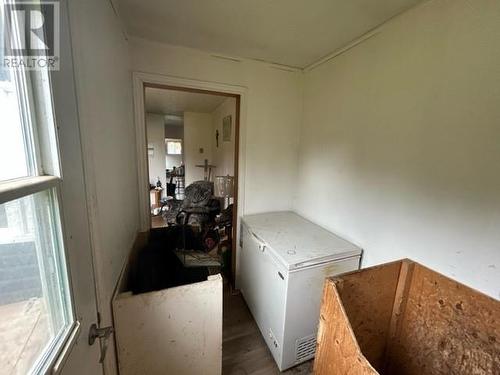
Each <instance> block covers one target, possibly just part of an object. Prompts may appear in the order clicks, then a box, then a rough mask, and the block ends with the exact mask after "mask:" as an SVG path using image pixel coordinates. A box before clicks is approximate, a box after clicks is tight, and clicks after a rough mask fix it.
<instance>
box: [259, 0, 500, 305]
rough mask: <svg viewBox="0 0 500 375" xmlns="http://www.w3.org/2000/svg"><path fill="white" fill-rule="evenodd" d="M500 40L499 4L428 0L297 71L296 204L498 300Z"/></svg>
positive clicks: (376, 258) (375, 250)
mask: <svg viewBox="0 0 500 375" xmlns="http://www.w3.org/2000/svg"><path fill="white" fill-rule="evenodd" d="M499 38H500V2H498V1H486V0H477V1H474V2H471V1H466V0H453V1H452V0H434V1H430V2H425V3H423V4H422V5H421V6H419V7H417V8H415V9H413V10H411V11H409V12H407V13H405V14H404V15H402V16H401V17H397V18H396V19H394V20H393V21H391V22H390V23H389V24H387V25H385V26H384V27H383V29H382V31H381V33H380V34H378V35H377V36H375V37H374V38H372V39H370V40H368V41H365V42H364V43H362V44H360V45H358V46H357V47H355V48H353V49H351V50H350V51H348V52H346V53H344V54H342V55H340V56H338V57H336V58H334V59H333V60H330V61H329V62H327V63H325V64H323V65H321V66H319V67H317V68H316V69H314V70H312V71H310V72H308V73H306V74H305V91H304V120H303V125H302V131H301V152H300V171H299V181H300V184H299V189H298V194H297V196H296V204H295V208H296V209H297V211H298V212H300V213H301V214H303V215H305V216H306V217H308V218H311V219H312V220H314V221H315V222H317V223H319V224H321V225H323V226H325V227H327V228H328V229H331V230H333V231H335V232H338V233H339V234H341V235H342V236H344V237H346V238H348V239H350V240H352V241H354V242H355V243H357V244H359V245H361V246H362V247H363V248H364V249H365V254H364V262H363V265H364V266H369V265H373V264H376V263H381V262H385V261H388V260H391V259H397V258H404V257H409V258H412V259H414V260H416V261H419V262H422V263H423V264H425V265H427V266H429V267H431V268H433V269H435V270H437V271H439V272H442V273H444V274H446V275H448V276H450V277H452V278H454V279H456V280H458V281H461V282H463V283H465V284H467V285H469V286H471V287H473V288H477V289H479V290H481V291H483V292H485V293H487V294H489V295H490V296H492V297H495V298H497V299H498V298H500V272H499V270H500V230H499V226H500V174H499V173H498V170H499V165H500V146H499V139H500V105H499V103H500V64H499V62H500V44H499V43H498V40H499ZM250 199H251V198H250Z"/></svg>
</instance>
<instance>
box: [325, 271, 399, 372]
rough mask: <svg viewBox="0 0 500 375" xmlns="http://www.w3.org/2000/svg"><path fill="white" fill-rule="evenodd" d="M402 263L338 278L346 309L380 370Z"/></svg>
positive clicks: (364, 348)
mask: <svg viewBox="0 0 500 375" xmlns="http://www.w3.org/2000/svg"><path fill="white" fill-rule="evenodd" d="M400 269H401V262H394V263H389V264H387V265H383V266H377V267H372V268H367V269H365V270H363V272H353V273H348V274H344V275H341V276H339V277H338V278H334V280H335V283H336V285H337V289H338V292H339V295H340V298H341V300H342V304H343V307H344V309H345V312H346V314H347V316H348V317H349V322H350V324H351V327H352V329H353V331H354V334H355V336H356V338H357V341H358V344H359V346H360V348H361V351H362V352H363V354H364V355H365V357H366V358H367V359H368V361H370V363H371V364H372V366H373V367H375V368H376V369H377V370H379V371H380V369H382V368H383V366H384V357H385V349H386V341H387V337H388V334H389V327H390V322H391V317H392V310H393V305H394V295H395V293H396V288H397V285H398V277H399V273H400Z"/></svg>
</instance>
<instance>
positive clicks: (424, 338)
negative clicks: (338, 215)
mask: <svg viewBox="0 0 500 375" xmlns="http://www.w3.org/2000/svg"><path fill="white" fill-rule="evenodd" d="M314 373H315V374H317V375H332V374H339V375H347V374H349V375H373V374H384V375H392V374H398V375H427V374H429V375H434V374H436V375H437V374H440V375H442V374H464V375H465V374H467V375H475V374H477V375H479V374H481V375H482V374H485V375H486V374H488V375H491V374H495V375H497V374H500V302H499V301H496V300H494V299H493V298H490V297H488V296H486V295H483V294H481V293H479V292H477V291H475V290H473V289H471V288H468V287H466V286H465V285H462V284H460V283H458V282H456V281H453V280H451V279H449V278H447V277H445V276H443V275H441V274H439V273H437V272H434V271H432V270H430V269H428V268H426V267H424V266H422V265H420V264H418V263H415V262H412V261H410V260H402V261H398V262H394V263H388V264H384V265H381V266H377V267H372V268H367V269H364V270H361V271H356V272H352V273H347V274H343V275H340V276H338V277H334V278H329V279H327V280H326V282H325V287H324V291H323V300H322V307H321V314H320V324H319V331H318V347H317V351H316V360H315V363H314Z"/></svg>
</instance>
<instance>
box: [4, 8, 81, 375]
mask: <svg viewBox="0 0 500 375" xmlns="http://www.w3.org/2000/svg"><path fill="white" fill-rule="evenodd" d="M0 5H3V4H2V3H1V2H0ZM2 11H3V10H2ZM16 26H17V25H16ZM15 30H16V31H15V34H16V35H15V36H14V39H12V38H8V39H9V40H17V42H18V43H19V30H18V29H17V27H16V28H15ZM11 74H12V79H13V81H14V83H15V86H16V91H17V97H18V101H19V103H18V104H19V111H20V116H21V119H20V120H21V126H22V129H23V139H24V144H25V152H26V153H27V155H26V159H27V164H28V165H27V170H28V176H25V177H20V178H15V179H11V180H4V181H0V204H4V203H7V202H10V201H13V200H16V199H20V198H23V197H28V196H31V195H33V194H36V193H41V192H48V193H49V194H50V195H51V198H50V200H51V203H52V208H53V211H54V212H55V214H56V215H57V219H58V223H57V225H56V228H52V227H51V228H50V229H51V230H54V229H55V233H53V235H54V236H55V238H54V240H55V242H56V243H57V245H58V250H59V252H58V255H59V256H60V258H61V259H60V262H59V265H60V269H59V272H61V274H62V277H63V280H62V282H63V283H64V284H65V285H64V292H65V296H64V298H65V299H66V301H68V305H67V306H66V307H67V308H69V319H70V321H69V323H70V324H68V326H67V327H66V328H65V329H64V330H63V331H61V332H59V334H58V335H57V336H56V337H54V338H53V339H52V340H51V341H50V345H49V346H48V347H46V348H45V349H44V352H43V353H42V355H41V357H40V358H38V359H37V361H36V362H35V363H34V364H33V365H34V367H33V368H32V372H33V373H36V374H38V373H47V372H50V371H52V370H51V369H52V368H53V367H54V365H55V363H56V362H58V361H60V360H61V358H62V357H63V356H64V352H65V351H67V350H68V344H69V343H70V342H71V341H73V340H74V338H75V336H76V334H77V333H78V332H79V328H80V323H79V322H78V318H77V315H76V308H75V301H74V298H73V293H72V290H73V286H72V283H71V275H70V270H69V266H68V265H69V259H68V254H67V251H66V244H65V241H64V235H63V233H64V223H63V208H62V199H61V196H62V193H61V183H62V173H61V164H60V155H59V147H58V139H57V126H56V119H55V112H54V103H53V94H52V84H51V73H50V72H49V71H47V70H33V71H29V70H26V69H16V70H14V69H13V70H11ZM61 263H62V264H61ZM41 272H42V271H41ZM42 279H43V276H42ZM42 282H43V280H42Z"/></svg>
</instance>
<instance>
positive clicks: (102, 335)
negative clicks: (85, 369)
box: [89, 323, 114, 363]
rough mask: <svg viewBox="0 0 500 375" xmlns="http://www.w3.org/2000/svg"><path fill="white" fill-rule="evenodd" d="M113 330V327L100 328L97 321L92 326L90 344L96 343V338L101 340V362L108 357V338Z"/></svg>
mask: <svg viewBox="0 0 500 375" xmlns="http://www.w3.org/2000/svg"><path fill="white" fill-rule="evenodd" d="M113 332H114V329H113V327H103V328H98V327H97V324H95V323H94V324H92V325H91V326H90V330H89V345H94V343H95V341H96V339H99V341H100V342H101V357H100V358H99V363H103V362H104V358H106V352H107V350H108V339H109V336H111V334H112V333H113Z"/></svg>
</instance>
